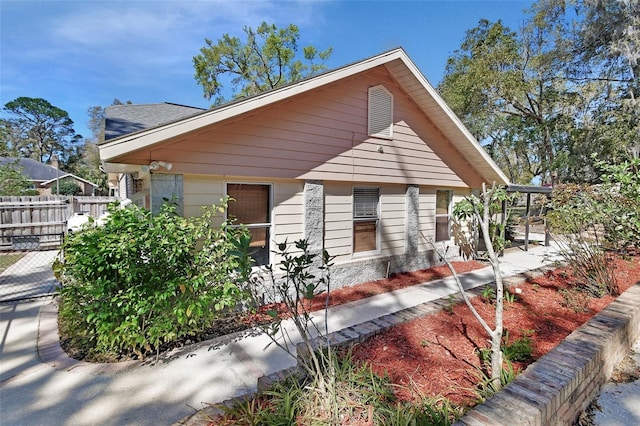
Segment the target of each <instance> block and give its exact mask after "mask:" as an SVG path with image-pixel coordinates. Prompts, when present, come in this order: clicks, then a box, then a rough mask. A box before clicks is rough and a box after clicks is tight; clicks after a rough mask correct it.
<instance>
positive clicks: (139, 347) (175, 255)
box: [55, 203, 246, 357]
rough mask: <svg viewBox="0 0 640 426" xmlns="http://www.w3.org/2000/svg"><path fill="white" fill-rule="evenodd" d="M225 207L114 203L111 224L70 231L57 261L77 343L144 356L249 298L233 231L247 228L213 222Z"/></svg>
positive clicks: (63, 312) (69, 328)
mask: <svg viewBox="0 0 640 426" xmlns="http://www.w3.org/2000/svg"><path fill="white" fill-rule="evenodd" d="M225 207H226V203H223V204H221V205H220V206H213V207H209V208H207V209H203V215H202V216H201V217H200V218H191V219H187V218H183V217H180V216H178V215H177V214H176V213H175V208H174V207H171V206H169V205H165V206H164V207H163V208H162V211H161V212H160V213H159V214H158V215H152V214H151V213H150V212H149V211H146V210H144V209H141V208H138V207H136V206H129V207H128V208H125V209H121V208H118V207H116V206H110V207H109V213H110V215H109V218H108V219H107V221H106V223H105V224H104V226H101V227H95V228H88V229H85V230H83V231H82V232H78V233H75V234H73V235H69V236H68V237H67V239H66V241H65V243H64V247H63V248H64V261H63V262H62V263H59V264H58V265H56V268H55V269H56V272H57V274H58V276H59V279H60V280H61V282H62V284H63V287H62V289H61V291H60V295H61V304H60V311H59V312H60V318H61V326H62V329H63V331H64V332H65V333H67V335H68V336H69V337H70V338H71V339H72V346H75V347H82V348H83V349H84V350H85V351H88V352H89V353H90V354H95V353H97V354H108V353H116V354H120V355H131V354H136V355H137V356H139V357H143V356H144V355H145V354H146V353H149V352H151V351H154V350H155V351H158V350H159V347H160V345H161V344H163V343H165V342H169V341H172V340H175V339H178V338H181V337H184V336H188V335H193V334H196V333H198V332H200V331H202V330H205V329H206V328H208V327H210V326H211V324H212V321H213V320H214V319H215V318H216V316H217V315H219V313H220V311H222V310H224V309H225V308H229V307H234V306H235V305H236V304H237V303H238V302H239V301H241V300H242V299H243V298H244V297H245V294H244V291H243V290H242V289H241V287H240V286H239V285H238V283H237V282H236V281H235V280H234V276H235V274H234V271H235V270H236V268H237V258H236V257H235V256H233V255H231V254H230V252H231V251H232V246H231V244H230V242H229V238H230V237H235V236H236V234H238V233H240V234H244V233H246V230H244V229H242V228H233V229H231V228H228V227H226V225H225V224H223V226H222V227H221V228H219V229H214V228H212V226H211V219H212V218H213V216H214V215H215V214H216V213H218V212H222V211H224V208H225Z"/></svg>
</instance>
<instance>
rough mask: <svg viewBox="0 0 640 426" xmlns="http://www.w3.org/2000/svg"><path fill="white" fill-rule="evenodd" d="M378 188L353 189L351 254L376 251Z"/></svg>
mask: <svg viewBox="0 0 640 426" xmlns="http://www.w3.org/2000/svg"><path fill="white" fill-rule="evenodd" d="M379 201H380V188H353V252H354V253H363V252H368V251H376V250H378V224H379V222H380V217H379V214H380V208H379Z"/></svg>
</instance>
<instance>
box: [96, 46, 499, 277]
mask: <svg viewBox="0 0 640 426" xmlns="http://www.w3.org/2000/svg"><path fill="white" fill-rule="evenodd" d="M106 125H107V127H108V126H109V120H107V123H106ZM109 131H110V129H107V132H109ZM100 156H101V158H102V160H103V162H104V166H105V168H106V169H107V171H109V172H112V173H128V174H132V175H133V176H134V177H135V178H136V185H135V191H136V193H135V194H133V195H132V196H130V198H132V199H135V200H137V201H136V202H138V203H139V204H141V205H144V206H146V207H149V208H151V209H152V210H156V209H158V208H159V206H160V205H161V203H162V200H163V198H172V197H173V198H174V199H175V200H176V201H177V202H178V204H179V205H180V209H181V210H182V212H183V213H184V215H186V216H194V215H198V214H199V212H200V207H201V206H203V205H210V204H213V203H217V202H218V201H219V200H220V199H221V198H222V197H224V196H226V195H228V196H230V197H232V198H233V199H234V200H235V201H232V202H231V203H230V206H229V209H228V213H229V214H232V215H233V216H234V217H236V218H237V219H238V221H239V222H240V223H243V224H245V225H247V226H248V227H249V228H250V229H251V232H252V234H253V242H252V244H253V245H254V246H255V249H256V253H255V258H256V259H257V263H258V264H267V263H272V264H273V263H277V261H278V259H277V258H276V256H275V254H274V253H273V252H272V250H273V249H274V244H275V243H279V242H283V241H285V240H287V241H289V242H292V241H295V240H298V239H301V238H306V239H308V241H309V242H310V244H311V249H312V250H314V251H320V250H322V249H326V250H327V251H328V252H329V254H330V255H333V256H336V257H335V266H334V268H333V270H332V275H333V281H334V283H336V284H337V285H340V286H341V285H351V284H354V283H357V282H362V281H367V280H370V279H376V278H381V277H384V276H385V275H386V274H389V273H392V272H400V271H409V270H416V269H420V268H423V267H427V266H431V265H433V264H434V263H435V262H436V260H435V259H434V254H433V252H432V250H431V249H430V246H429V245H428V244H427V243H426V241H425V240H424V239H423V238H422V236H421V235H424V236H426V237H427V238H432V239H433V240H435V241H439V242H444V243H446V244H452V245H453V244H454V239H453V236H452V234H451V221H450V214H451V209H452V205H453V204H454V203H455V202H456V201H457V200H459V199H461V198H462V197H464V196H466V195H468V194H470V193H471V191H473V190H474V189H478V188H480V187H481V185H482V183H483V182H485V183H489V184H490V183H492V182H496V183H498V184H500V185H506V184H508V178H507V177H506V176H505V175H504V173H502V172H501V171H500V169H499V168H498V167H497V166H496V164H495V163H494V162H493V161H492V160H491V158H490V157H489V155H488V154H487V153H486V152H485V151H484V150H483V149H482V147H481V146H480V144H479V143H478V142H477V141H476V140H475V139H474V137H473V136H472V135H471V134H470V133H469V131H468V130H467V129H466V128H465V127H464V125H463V124H462V123H461V122H460V120H459V119H458V118H457V117H456V116H455V115H454V114H453V112H452V111H451V110H450V109H449V108H448V107H447V105H446V104H445V102H444V101H443V100H442V98H441V97H440V96H439V95H438V93H437V92H436V91H435V90H434V88H433V87H432V86H431V85H430V84H429V82H428V81H427V79H426V78H425V77H424V76H423V75H422V74H421V73H420V71H419V70H418V68H417V67H416V66H415V64H414V63H413V62H412V61H411V59H410V58H409V57H408V56H407V54H406V53H405V52H404V50H402V49H395V50H391V51H388V52H385V53H382V54H380V55H377V56H374V57H371V58H369V59H365V60H363V61H360V62H356V63H354V64H351V65H347V66H344V67H342V68H339V69H336V70H333V71H329V72H326V73H323V74H321V75H318V76H315V77H312V78H309V79H306V80H303V81H300V82H297V83H293V84H290V85H288V86H285V87H281V88H277V89H274V90H271V91H269V92H265V93H262V94H259V95H256V96H252V97H250V98H245V99H240V100H237V101H234V102H231V103H228V104H225V105H221V106H219V107H217V108H214V109H211V110H207V111H202V112H198V113H195V114H191V115H189V116H185V117H182V118H179V119H177V120H174V121H170V122H167V123H164V124H160V125H157V126H153V127H150V128H146V129H142V130H139V131H136V132H133V133H128V134H123V135H121V136H118V137H114V138H112V139H108V140H107V141H105V143H104V144H102V145H101V146H100Z"/></svg>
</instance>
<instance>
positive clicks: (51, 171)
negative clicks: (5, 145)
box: [0, 157, 98, 195]
mask: <svg viewBox="0 0 640 426" xmlns="http://www.w3.org/2000/svg"><path fill="white" fill-rule="evenodd" d="M16 163H17V165H18V167H21V168H22V174H23V175H25V176H27V177H28V178H29V179H31V181H32V182H33V188H34V189H35V190H37V191H38V194H39V195H51V194H52V193H56V192H57V185H59V184H60V183H61V182H68V181H71V182H73V183H75V184H76V185H78V186H79V187H80V189H82V193H81V194H79V195H94V194H95V190H96V188H98V185H96V184H95V183H93V182H89V181H88V180H86V179H83V178H81V177H79V176H76V175H74V174H72V173H67V172H63V171H62V170H60V169H58V161H57V159H56V158H55V157H54V158H53V159H52V161H51V165H48V164H42V163H40V162H39V161H36V160H33V159H31V158H17V157H0V165H2V166H5V165H7V164H16Z"/></svg>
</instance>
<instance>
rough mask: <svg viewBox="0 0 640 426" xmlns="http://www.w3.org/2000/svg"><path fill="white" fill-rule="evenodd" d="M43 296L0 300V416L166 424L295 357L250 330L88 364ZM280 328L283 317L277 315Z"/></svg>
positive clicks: (519, 255) (540, 257)
mask: <svg viewBox="0 0 640 426" xmlns="http://www.w3.org/2000/svg"><path fill="white" fill-rule="evenodd" d="M555 259H556V253H555V250H554V249H553V248H545V247H541V246H533V247H531V249H530V251H528V252H524V251H521V250H518V249H512V250H511V251H509V252H508V253H507V254H506V255H505V256H504V258H502V268H501V269H502V272H503V275H504V276H505V277H506V276H512V275H515V274H518V273H521V272H525V271H527V270H531V269H535V268H538V267H541V266H543V265H544V264H549V263H551V262H553V261H554V260H555ZM462 280H463V282H464V285H465V287H467V288H471V287H477V286H482V285H485V284H487V283H489V282H492V281H493V276H492V273H491V268H490V267H487V268H483V269H481V270H477V271H473V272H470V273H467V274H464V275H463V276H462ZM456 291H457V289H456V286H455V283H454V282H453V280H452V279H450V278H449V279H443V280H438V281H434V282H430V283H425V284H421V285H416V286H413V287H410V288H407V289H403V290H399V291H396V292H392V293H387V294H384V295H379V296H375V297H371V298H368V299H366V300H360V301H356V302H353V303H350V304H346V305H341V306H336V307H334V308H330V312H329V331H330V332H331V331H335V330H339V329H342V328H344V327H348V326H352V325H356V324H359V323H362V322H365V321H367V320H370V319H373V318H377V317H380V316H381V315H385V314H388V313H393V312H397V311H399V310H402V309H405V308H408V307H412V306H416V305H418V304H421V303H425V302H429V301H432V300H435V299H438V298H442V297H446V296H447V295H449V294H452V293H455V292H456ZM56 311H57V309H56V306H55V304H54V302H53V301H52V300H44V301H36V302H29V303H21V304H15V303H13V304H0V316H1V321H0V322H1V329H0V333H1V334H2V342H1V346H0V359H1V361H2V362H1V364H0V424H2V425H38V424H43V425H45V424H46V425H92V424H100V425H124V424H136V425H144V424H154V425H157V424H172V423H174V422H176V421H179V420H180V419H182V418H184V417H185V416H188V415H190V414H193V413H194V412H195V410H198V409H201V408H203V406H205V404H207V403H217V402H221V401H224V400H226V399H229V398H232V397H235V396H239V395H242V394H244V393H246V392H252V391H254V390H255V389H256V381H257V378H258V377H260V376H263V375H268V374H271V373H273V372H276V371H278V370H281V369H284V368H288V367H291V366H293V365H294V364H295V360H294V359H293V358H291V357H290V356H289V355H287V354H285V353H284V352H283V351H282V350H280V349H278V348H277V347H275V345H270V344H269V339H268V338H267V337H265V336H263V335H260V334H258V333H256V332H255V331H247V332H243V333H236V334H234V335H230V336H225V337H223V338H219V339H214V340H211V341H207V342H202V343H199V344H196V345H192V346H190V347H188V348H184V349H182V350H180V351H174V352H173V353H171V354H167V355H166V356H165V357H163V358H162V359H161V360H159V362H157V363H155V364H150V363H145V364H141V363H138V362H129V363H119V364H89V363H84V362H78V361H75V360H71V359H70V358H68V357H67V356H66V355H65V354H64V352H63V351H62V350H61V349H60V347H59V345H58V338H57V323H56V318H57V317H56ZM285 326H287V327H288V328H289V329H290V324H288V325H287V324H285Z"/></svg>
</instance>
